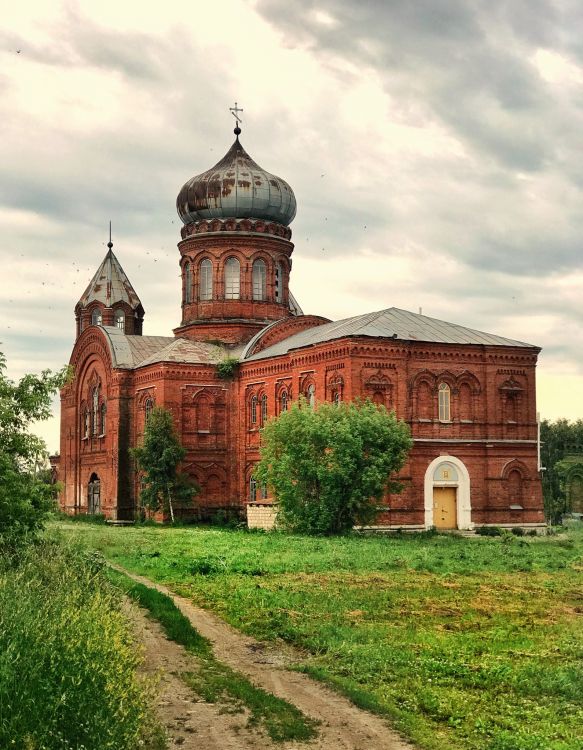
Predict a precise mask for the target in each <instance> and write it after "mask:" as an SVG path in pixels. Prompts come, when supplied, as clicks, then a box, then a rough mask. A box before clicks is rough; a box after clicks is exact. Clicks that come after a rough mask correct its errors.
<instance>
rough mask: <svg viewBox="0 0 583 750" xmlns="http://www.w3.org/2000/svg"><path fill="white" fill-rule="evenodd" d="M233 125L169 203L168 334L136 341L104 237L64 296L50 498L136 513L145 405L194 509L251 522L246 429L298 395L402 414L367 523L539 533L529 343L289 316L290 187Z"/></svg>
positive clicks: (135, 316) (258, 492)
mask: <svg viewBox="0 0 583 750" xmlns="http://www.w3.org/2000/svg"><path fill="white" fill-rule="evenodd" d="M235 132H236V133H237V137H236V140H235V142H234V143H233V145H232V147H231V148H230V150H229V151H228V153H227V154H226V155H225V157H224V158H223V159H222V160H221V161H220V162H219V163H218V164H216V165H215V166H214V167H213V168H212V169H210V170H208V171H207V172H204V173H203V174H201V175H198V176H197V177H194V178H193V179H191V180H190V181H189V182H187V183H186V184H185V185H184V187H183V188H182V189H181V191H180V193H179V195H178V200H177V208H178V213H179V215H180V218H181V219H182V221H183V224H184V226H183V227H182V230H181V236H182V239H181V241H180V242H179V243H178V248H179V251H180V268H181V272H182V299H181V309H182V316H181V321H180V325H179V326H178V327H177V328H175V329H174V332H173V333H174V335H173V336H168V337H160V336H143V335H142V322H143V317H144V309H143V307H142V304H141V302H140V299H139V297H138V295H137V294H136V292H135V291H134V289H133V287H132V285H131V284H130V282H129V280H128V278H127V276H126V275H125V273H124V271H123V270H122V268H121V265H120V264H119V262H118V260H117V258H116V256H115V255H114V253H113V250H112V245H111V243H110V244H109V250H108V252H107V255H106V256H105V259H104V261H103V263H102V264H101V266H100V267H99V269H98V271H97V273H96V274H95V276H94V277H93V279H92V280H91V282H90V284H89V286H88V288H87V290H86V291H85V293H84V294H83V296H82V297H81V299H80V300H79V302H78V303H77V306H76V308H75V314H76V320H77V338H76V341H75V345H74V348H73V353H72V356H71V364H72V365H73V367H74V372H75V378H74V380H73V382H72V383H70V384H69V385H67V386H66V387H65V388H64V389H63V391H62V409H61V451H60V455H61V457H60V466H59V479H60V481H61V482H62V483H63V487H64V489H63V492H62V496H61V505H62V508H63V509H64V510H65V511H67V512H68V513H86V512H90V513H96V512H101V513H104V514H105V515H107V516H109V517H111V518H119V519H128V518H133V517H134V515H135V514H136V513H137V511H138V510H139V506H140V477H139V476H138V475H137V474H136V471H135V468H134V466H133V463H132V460H131V459H130V455H129V451H128V449H129V448H130V447H132V446H135V445H137V444H139V442H140V439H141V436H142V435H143V432H144V426H145V424H146V420H147V418H148V413H149V411H150V410H151V409H152V408H153V406H154V405H160V406H164V407H166V408H167V409H169V410H170V411H171V412H172V414H173V416H174V420H175V423H176V427H177V429H178V432H179V435H180V436H181V439H182V442H183V445H184V446H185V448H186V449H187V451H188V453H187V457H186V459H185V461H184V470H185V471H186V472H187V473H189V474H190V475H191V476H192V477H193V478H194V479H195V480H196V481H197V483H198V484H199V486H200V488H201V491H200V494H199V496H198V497H197V499H196V504H197V508H198V511H197V512H198V513H200V514H201V515H202V516H210V515H212V514H213V513H214V512H216V511H217V510H220V509H224V510H226V511H229V512H234V511H236V512H241V511H244V509H245V507H246V506H248V511H249V518H250V521H251V523H265V522H266V518H267V519H269V503H270V500H269V498H267V497H266V495H267V492H266V490H265V488H261V487H258V486H257V484H256V482H255V480H254V478H253V469H254V466H255V464H256V462H257V461H258V458H259V432H260V429H261V427H262V425H263V424H264V423H265V421H266V420H267V419H269V418H270V417H273V416H276V415H278V414H280V413H281V412H282V411H285V410H286V409H287V408H288V407H289V405H290V403H291V402H292V401H293V400H294V399H296V398H297V397H298V396H299V394H304V395H305V396H306V398H307V399H308V400H309V401H311V402H312V403H317V402H318V401H324V400H326V401H332V402H338V401H344V400H349V399H353V398H355V397H357V396H360V397H366V398H370V399H372V400H373V401H374V402H375V403H377V404H384V405H385V406H386V407H387V408H389V409H394V410H395V411H396V413H397V416H398V417H401V418H403V419H405V420H406V421H407V422H408V423H409V425H410V427H411V431H412V435H413V438H414V448H413V450H412V452H411V455H410V458H409V460H408V462H407V464H406V466H405V467H404V468H403V470H402V472H401V474H400V477H399V479H400V481H401V483H402V484H403V486H404V489H403V491H402V492H401V493H400V494H396V495H389V496H387V498H386V504H385V509H384V511H383V512H382V514H381V515H380V517H379V524H382V525H388V526H391V527H403V528H428V527H431V526H437V527H442V528H460V529H467V528H472V527H473V526H474V525H482V524H497V525H500V524H508V525H519V526H529V525H534V526H536V525H540V524H541V523H542V522H543V504H542V493H541V483H540V478H539V474H538V466H537V425H536V404H535V367H536V361H537V355H538V353H539V351H540V350H539V348H538V347H536V346H532V345H530V344H525V343H522V342H520V341H513V340H510V339H507V338H502V337H500V336H495V335H491V334H487V333H481V332H479V331H475V330H472V329H469V328H465V327H463V326H460V325H456V324H452V323H445V322H442V321H439V320H435V319H433V318H429V317H427V316H424V315H420V314H416V313H413V312H408V311H406V310H399V309H396V308H389V309H387V310H381V311H379V312H373V313H367V314H366V315H358V316H356V317H353V318H347V319H346V320H341V321H336V322H331V321H329V320H327V319H326V318H322V317H319V316H314V315H304V314H303V312H302V311H301V309H300V308H299V306H298V304H297V302H296V301H295V299H294V298H293V295H292V294H291V292H290V290H289V279H290V272H291V255H292V251H293V248H294V246H293V244H292V242H291V230H290V229H289V224H290V223H291V221H292V220H293V218H294V216H295V212H296V201H295V197H294V194H293V191H292V189H291V188H290V186H289V185H288V184H287V183H286V182H285V181H284V180H282V179H280V178H279V177H276V176H275V175H272V174H269V173H268V172H266V171H265V170H264V169H262V168H261V167H259V166H258V165H257V164H256V163H255V162H254V161H253V160H252V159H251V158H250V156H249V155H248V154H247V153H246V152H245V150H244V149H243V146H242V145H241V143H240V142H239V132H240V131H239V129H238V128H237V129H236V131H235ZM322 283H326V282H325V280H324V279H323V280H322ZM226 358H236V359H238V360H239V363H240V364H239V367H238V370H237V371H236V372H235V374H234V377H233V378H232V379H221V378H220V377H219V374H218V371H217V366H216V365H217V363H219V362H221V361H222V360H224V359H226ZM183 512H185V513H190V514H191V515H192V513H193V510H192V509H183Z"/></svg>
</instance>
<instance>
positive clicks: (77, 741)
mask: <svg viewBox="0 0 583 750" xmlns="http://www.w3.org/2000/svg"><path fill="white" fill-rule="evenodd" d="M99 568H100V560H99V557H98V556H97V557H94V558H93V559H91V558H90V557H89V558H88V557H87V555H84V554H83V553H81V552H76V551H73V550H71V549H66V548H64V547H62V546H60V545H58V544H55V543H45V544H44V545H39V546H36V547H32V548H30V549H29V550H27V551H25V552H24V553H23V556H22V558H21V559H20V561H19V562H18V563H17V564H13V565H12V566H9V565H8V564H4V566H3V567H2V569H1V570H0V747H3V748H4V747H5V748H11V747H15V748H19V749H20V748H26V749H27V750H57V748H58V749H59V750H63V749H65V748H75V750H97V748H99V750H110V749H111V750H118V749H119V750H133V748H137V747H143V746H144V742H145V743H146V745H147V746H149V747H154V746H155V742H154V740H153V738H152V737H148V735H149V734H150V733H151V730H150V729H149V727H151V726H152V720H151V718H150V717H151V712H150V702H151V700H150V694H151V690H150V689H149V688H148V687H147V686H146V685H145V683H144V682H143V681H142V680H141V679H140V678H139V677H138V675H137V672H136V670H137V668H138V666H139V663H140V656H139V651H138V650H137V649H136V643H135V642H134V639H133V637H132V635H131V630H130V627H129V623H128V622H127V620H126V618H125V616H124V614H123V613H122V611H121V599H120V596H119V595H118V594H117V593H116V591H115V590H114V589H113V587H112V586H111V585H110V584H109V583H108V581H107V580H106V579H105V576H104V575H103V573H102V572H101V571H100V570H99ZM153 743H154V744H153ZM158 746H160V745H158Z"/></svg>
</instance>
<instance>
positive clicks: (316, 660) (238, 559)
mask: <svg viewBox="0 0 583 750" xmlns="http://www.w3.org/2000/svg"><path fill="white" fill-rule="evenodd" d="M78 535H79V536H81V535H82V536H83V538H85V539H86V540H87V541H88V542H90V543H91V544H94V545H96V546H98V547H99V548H100V549H102V550H103V552H104V554H106V556H107V557H108V558H111V559H114V560H117V561H118V562H120V563H121V564H123V565H124V566H126V567H128V568H131V569H133V570H134V571H136V572H138V573H141V574H142V575H148V576H150V577H151V578H153V579H156V580H158V581H161V582H165V583H166V584H168V585H170V586H172V587H173V588H174V589H175V590H176V591H178V592H179V593H181V594H182V595H184V596H188V597H190V598H191V599H192V600H194V602H195V603H196V604H198V605H201V606H205V607H208V608H211V609H213V610H214V611H216V612H218V613H219V614H220V615H221V616H222V617H224V618H225V619H226V620H228V621H229V622H230V623H231V624H233V625H235V626H236V627H238V628H240V629H241V630H243V631H245V632H247V633H249V634H251V635H253V636H255V637H259V638H264V639H266V640H268V639H273V638H282V639H284V640H286V641H288V642H289V643H292V644H294V645H295V646H298V647H300V648H301V649H302V653H304V654H305V658H304V659H303V663H302V664H301V665H300V668H301V669H303V670H304V671H307V672H309V673H310V674H312V675H314V676H317V677H319V678H320V679H323V680H325V681H326V682H328V683H331V684H333V685H334V686H335V687H336V688H337V689H339V690H342V691H343V692H345V693H346V694H347V695H348V696H349V697H351V698H352V700H353V701H355V702H356V703H357V704H358V705H360V706H362V707H364V708H367V709H368V710H372V711H375V712H378V713H380V714H382V715H385V716H387V717H389V718H390V719H391V721H392V723H393V724H394V725H395V726H396V727H397V728H398V729H400V730H401V731H402V732H404V733H405V734H407V735H408V736H409V737H411V738H412V739H414V740H415V742H416V743H417V745H418V746H419V747H421V748H426V749H427V750H430V749H431V750H434V749H437V748H438V749H439V750H452V749H453V748H455V749H456V750H541V748H544V750H581V748H583V730H582V729H581V727H583V708H582V706H581V700H580V694H581V693H580V690H581V685H582V684H583V669H582V667H581V664H582V663H583V662H582V657H583V650H582V647H581V643H583V618H581V616H580V612H581V607H582V602H583V589H582V588H581V584H580V576H581V570H582V569H583V563H582V561H583V530H582V529H571V530H569V531H568V532H566V533H562V534H561V535H560V536H553V537H538V538H535V537H516V536H515V535H513V534H512V533H506V534H502V535H501V536H499V537H493V538H489V537H481V538H474V539H460V538H455V537H451V536H443V535H439V534H438V535H435V536H428V537H425V538H422V537H414V536H408V535H402V536H401V537H362V536H359V537H354V536H346V537H341V538H337V539H325V538H319V539H314V538H307V537H301V536H290V535H282V534H277V533H276V534H248V533H245V532H240V531H235V532H228V531H220V530H218V529H207V530H198V529H189V530H184V531H171V532H168V531H167V532H164V531H161V530H160V531H158V530H154V529H151V530H150V529H149V530H145V529H144V530H137V529H127V530H126V529H123V530H121V529H119V530H118V529H116V530H112V531H110V532H108V533H107V534H106V535H104V534H102V533H101V532H100V531H99V530H98V529H97V528H94V529H88V528H87V529H79V532H78ZM154 551H156V552H158V553H159V554H158V555H157V556H156V557H152V553H153V552H154ZM195 560H196V561H197V562H196V565H194V564H193V561H195ZM252 571H256V573H255V574H253V573H252ZM577 696H579V697H577Z"/></svg>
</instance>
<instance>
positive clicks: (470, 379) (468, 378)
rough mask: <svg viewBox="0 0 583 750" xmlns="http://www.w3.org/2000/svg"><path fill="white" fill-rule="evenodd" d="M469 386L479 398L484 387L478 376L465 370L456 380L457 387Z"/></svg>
mask: <svg viewBox="0 0 583 750" xmlns="http://www.w3.org/2000/svg"><path fill="white" fill-rule="evenodd" d="M464 384H466V385H468V386H469V387H470V388H471V391H472V395H474V396H477V395H479V394H480V393H481V392H482V386H481V384H480V381H479V380H478V378H477V376H476V375H474V373H473V372H470V371H469V370H464V371H463V372H462V373H460V374H459V375H458V376H457V378H456V387H457V388H460V386H462V385H464Z"/></svg>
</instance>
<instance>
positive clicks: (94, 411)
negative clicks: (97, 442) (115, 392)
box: [91, 386, 99, 435]
mask: <svg viewBox="0 0 583 750" xmlns="http://www.w3.org/2000/svg"><path fill="white" fill-rule="evenodd" d="M91 406H92V408H91V422H92V427H93V429H92V430H91V433H92V434H93V435H98V434H99V386H95V388H94V389H93V393H92V397H91Z"/></svg>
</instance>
